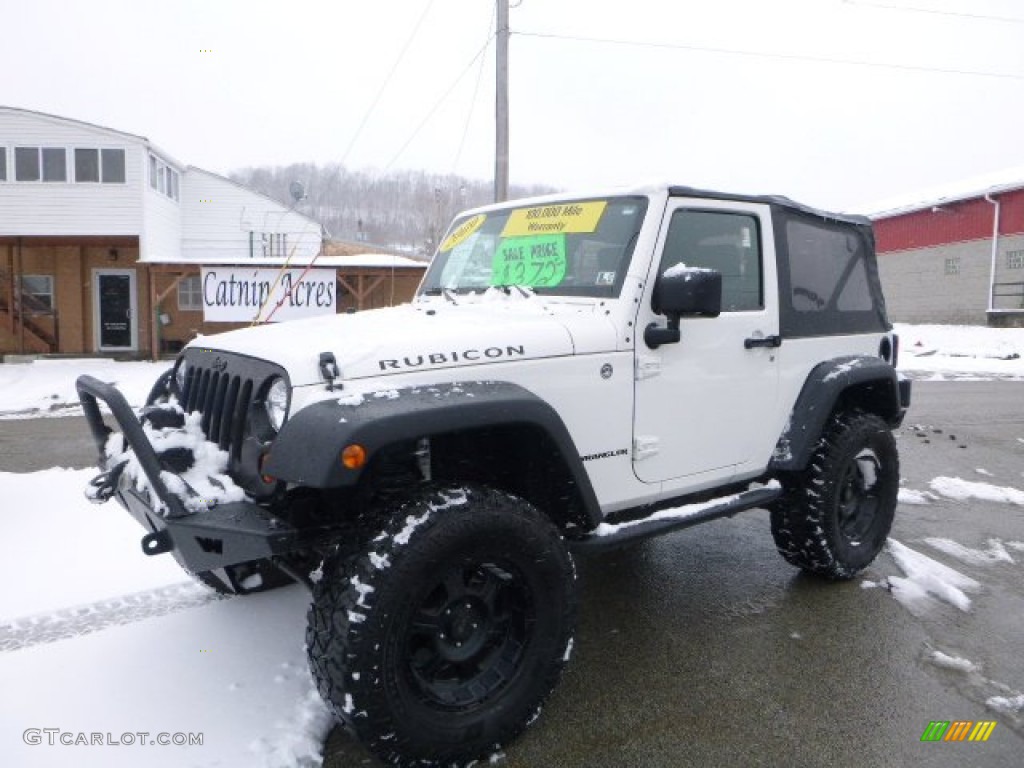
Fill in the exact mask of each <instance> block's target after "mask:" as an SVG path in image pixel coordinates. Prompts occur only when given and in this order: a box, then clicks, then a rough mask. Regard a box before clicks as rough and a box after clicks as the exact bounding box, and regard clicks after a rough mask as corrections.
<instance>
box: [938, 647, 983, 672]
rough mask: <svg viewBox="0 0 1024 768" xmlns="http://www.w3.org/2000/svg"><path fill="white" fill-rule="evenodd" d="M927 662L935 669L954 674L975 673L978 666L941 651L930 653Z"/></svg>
mask: <svg viewBox="0 0 1024 768" xmlns="http://www.w3.org/2000/svg"><path fill="white" fill-rule="evenodd" d="M928 660H929V661H930V662H931V663H932V664H934V665H935V666H937V667H942V668H943V669H952V670H954V671H956V672H976V671H977V670H978V665H977V664H975V663H974V662H972V661H968V660H967V659H964V658H961V657H960V656H950V655H949V654H946V653H943V652H942V651H932V652H931V653H930V654H928Z"/></svg>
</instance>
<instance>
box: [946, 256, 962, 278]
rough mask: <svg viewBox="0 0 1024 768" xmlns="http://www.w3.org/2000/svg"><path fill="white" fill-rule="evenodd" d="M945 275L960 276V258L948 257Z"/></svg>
mask: <svg viewBox="0 0 1024 768" xmlns="http://www.w3.org/2000/svg"><path fill="white" fill-rule="evenodd" d="M944 272H945V274H947V275H959V274H960V257H959V256H949V257H948V258H947V259H946V263H945V269H944Z"/></svg>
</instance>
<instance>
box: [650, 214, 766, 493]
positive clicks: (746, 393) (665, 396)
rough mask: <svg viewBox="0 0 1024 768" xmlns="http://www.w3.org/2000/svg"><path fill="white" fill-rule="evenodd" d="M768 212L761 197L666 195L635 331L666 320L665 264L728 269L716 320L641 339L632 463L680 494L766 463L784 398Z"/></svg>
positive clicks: (693, 321) (696, 320) (688, 321)
mask: <svg viewBox="0 0 1024 768" xmlns="http://www.w3.org/2000/svg"><path fill="white" fill-rule="evenodd" d="M774 253H775V249H774V240H773V237H772V222H771V215H770V212H769V208H768V206H766V205H759V204H756V203H743V202H734V201H721V200H710V199H692V198H673V197H670V198H669V199H668V203H667V206H666V210H665V215H664V218H663V220H662V222H661V228H660V231H659V234H658V241H657V250H656V252H655V255H654V258H653V259H652V265H651V271H650V274H649V275H648V280H647V285H646V289H645V291H644V299H643V301H641V305H640V308H639V310H638V312H637V325H636V327H637V330H638V331H641V330H642V329H644V328H646V327H647V326H648V325H649V324H651V323H656V324H657V325H658V326H662V327H663V326H665V325H666V323H667V319H666V318H665V317H664V316H662V315H657V314H655V313H654V311H653V310H652V308H651V294H652V291H653V290H654V288H655V285H656V282H657V281H658V280H661V279H662V274H663V273H664V272H665V270H667V269H669V268H671V267H673V266H675V265H678V264H680V263H682V264H685V265H686V266H688V267H703V268H706V269H714V270H717V271H718V272H720V273H721V274H722V312H721V314H720V315H719V316H718V317H686V316H684V317H682V318H681V319H680V323H679V327H680V331H681V336H680V341H679V342H678V343H669V344H663V345H661V346H659V347H657V348H656V349H651V348H649V347H648V346H647V344H646V343H645V342H644V338H643V334H642V333H638V334H637V336H638V338H637V339H636V358H637V361H636V362H637V367H636V371H637V381H636V388H635V390H634V391H635V404H634V414H635V416H634V431H633V467H634V472H635V473H636V476H637V478H639V479H640V480H641V481H643V482H646V483H658V482H665V481H672V480H673V479H677V480H676V482H675V483H670V484H671V485H678V486H679V487H680V489H681V490H684V491H685V490H687V489H691V488H692V490H698V489H699V488H703V487H709V486H712V485H716V484H719V483H721V482H725V481H727V480H728V479H730V478H732V477H734V476H737V475H740V474H743V473H746V474H748V475H749V474H751V473H755V474H756V472H757V471H759V469H763V468H764V466H765V465H766V463H767V461H768V458H769V457H770V455H771V452H772V449H773V447H774V445H775V441H776V439H777V437H778V435H773V434H771V432H772V430H773V428H774V427H773V425H775V424H776V423H777V419H776V417H775V408H776V399H777V394H778V376H779V374H778V363H777V357H778V355H777V347H776V346H773V345H775V344H776V343H778V339H779V337H778V333H779V313H778V292H777V290H776V271H775V258H774Z"/></svg>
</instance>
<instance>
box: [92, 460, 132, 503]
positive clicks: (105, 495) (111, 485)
mask: <svg viewBox="0 0 1024 768" xmlns="http://www.w3.org/2000/svg"><path fill="white" fill-rule="evenodd" d="M126 463H127V462H121V463H120V464H118V465H117V466H115V467H114V468H113V469H111V470H108V471H107V472H104V473H102V474H100V475H96V477H94V478H93V479H92V480H90V481H89V485H87V486H86V488H85V498H87V499H88V500H89V501H91V502H92V503H93V504H104V503H106V502H108V501H110V499H111V498H112V497H113V495H114V493H115V492H116V491H117V483H118V480H120V479H121V473H122V472H124V468H125V464H126Z"/></svg>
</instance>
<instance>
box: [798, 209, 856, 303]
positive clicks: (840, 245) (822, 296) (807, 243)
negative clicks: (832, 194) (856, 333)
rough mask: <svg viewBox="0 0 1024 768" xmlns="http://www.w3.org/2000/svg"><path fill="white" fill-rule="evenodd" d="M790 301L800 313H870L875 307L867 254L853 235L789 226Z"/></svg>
mask: <svg viewBox="0 0 1024 768" xmlns="http://www.w3.org/2000/svg"><path fill="white" fill-rule="evenodd" d="M786 236H787V239H788V241H789V265H790V266H789V269H790V280H791V282H792V288H791V290H792V296H791V297H790V301H791V302H792V307H793V309H794V310H795V311H796V312H799V313H807V312H868V311H870V310H871V309H872V307H873V302H872V298H871V287H870V285H869V284H868V273H867V266H866V264H865V261H864V252H863V250H862V249H861V247H860V243H859V241H858V239H857V237H856V236H855V235H854V234H853V233H852V232H846V231H843V230H838V229H833V228H829V227H826V226H817V225H815V224H812V223H808V222H805V221H799V220H793V221H790V222H789V223H788V224H787V227H786Z"/></svg>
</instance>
